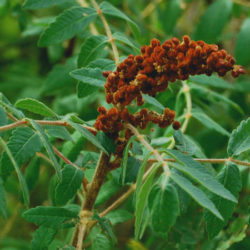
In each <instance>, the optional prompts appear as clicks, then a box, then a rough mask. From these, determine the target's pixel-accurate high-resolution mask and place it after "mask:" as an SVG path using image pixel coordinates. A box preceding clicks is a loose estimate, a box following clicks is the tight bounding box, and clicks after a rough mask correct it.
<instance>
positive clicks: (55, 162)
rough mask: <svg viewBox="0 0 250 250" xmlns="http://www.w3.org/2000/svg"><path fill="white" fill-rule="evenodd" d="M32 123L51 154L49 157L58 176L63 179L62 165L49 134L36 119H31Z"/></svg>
mask: <svg viewBox="0 0 250 250" xmlns="http://www.w3.org/2000/svg"><path fill="white" fill-rule="evenodd" d="M30 123H31V125H32V126H33V128H34V129H35V130H36V132H37V134H38V135H39V137H40V139H41V141H42V143H43V145H44V147H45V149H46V151H47V153H48V155H49V158H50V159H51V160H52V162H53V166H54V168H55V170H56V173H57V176H58V177H59V179H61V178H62V173H61V171H60V169H61V167H60V165H59V164H58V162H57V159H56V156H55V154H54V151H53V148H52V146H51V144H50V142H49V139H48V137H47V135H46V134H45V133H44V131H43V129H42V127H41V126H40V125H39V124H38V123H36V122H35V121H34V120H30Z"/></svg>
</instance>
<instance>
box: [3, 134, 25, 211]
mask: <svg viewBox="0 0 250 250" xmlns="http://www.w3.org/2000/svg"><path fill="white" fill-rule="evenodd" d="M0 144H1V145H2V147H3V149H4V150H5V151H6V153H7V155H8V157H9V158H10V161H11V163H12V164H13V166H14V168H15V171H16V173H17V177H18V180H19V184H20V187H21V190H22V193H23V200H24V203H25V205H26V206H28V205H29V202H30V198H29V190H28V187H27V184H26V182H25V179H24V177H23V174H22V172H21V170H20V168H19V166H18V165H17V162H16V160H15V158H14V156H13V155H12V152H11V151H10V149H9V148H8V146H7V145H6V144H5V142H4V140H3V139H2V138H1V137H0Z"/></svg>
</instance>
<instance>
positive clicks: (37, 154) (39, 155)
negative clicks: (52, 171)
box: [36, 152, 54, 166]
mask: <svg viewBox="0 0 250 250" xmlns="http://www.w3.org/2000/svg"><path fill="white" fill-rule="evenodd" d="M36 156H37V157H39V158H42V159H44V160H45V161H47V162H48V163H49V164H50V165H52V166H54V164H53V162H52V161H51V160H50V159H49V158H48V157H47V156H46V155H45V154H43V153H41V152H37V153H36Z"/></svg>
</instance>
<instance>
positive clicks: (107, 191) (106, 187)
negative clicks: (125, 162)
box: [83, 158, 121, 207]
mask: <svg viewBox="0 0 250 250" xmlns="http://www.w3.org/2000/svg"><path fill="white" fill-rule="evenodd" d="M97 159H98V158H97ZM83 166H84V165H83ZM84 167H85V166H84ZM94 167H96V164H95V166H94ZM120 188H121V186H120V185H118V184H117V183H115V182H114V181H106V182H105V183H104V184H103V185H102V187H101V190H100V192H99V194H98V196H97V199H96V201H95V207H97V206H99V205H101V204H103V203H104V202H106V201H108V200H109V199H110V198H111V197H112V195H114V194H115V193H116V192H118V190H119V189H120Z"/></svg>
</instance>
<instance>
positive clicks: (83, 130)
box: [68, 120, 108, 154]
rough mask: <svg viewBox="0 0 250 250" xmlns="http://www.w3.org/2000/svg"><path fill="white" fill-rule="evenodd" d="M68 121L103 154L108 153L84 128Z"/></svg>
mask: <svg viewBox="0 0 250 250" xmlns="http://www.w3.org/2000/svg"><path fill="white" fill-rule="evenodd" d="M68 123H69V124H70V125H71V126H72V127H73V128H74V129H75V130H77V131H78V132H79V133H81V135H82V136H83V137H84V138H85V139H86V140H88V141H90V142H91V143H92V144H93V145H95V146H96V147H97V148H99V149H101V150H102V151H103V152H104V153H105V154H108V152H107V150H106V149H105V148H104V147H103V146H102V144H101V143H100V142H99V141H98V140H97V138H96V137H95V136H94V135H93V134H91V132H89V131H88V130H87V129H86V128H84V127H82V126H81V125H79V124H77V123H74V122H72V121H69V120H68Z"/></svg>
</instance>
